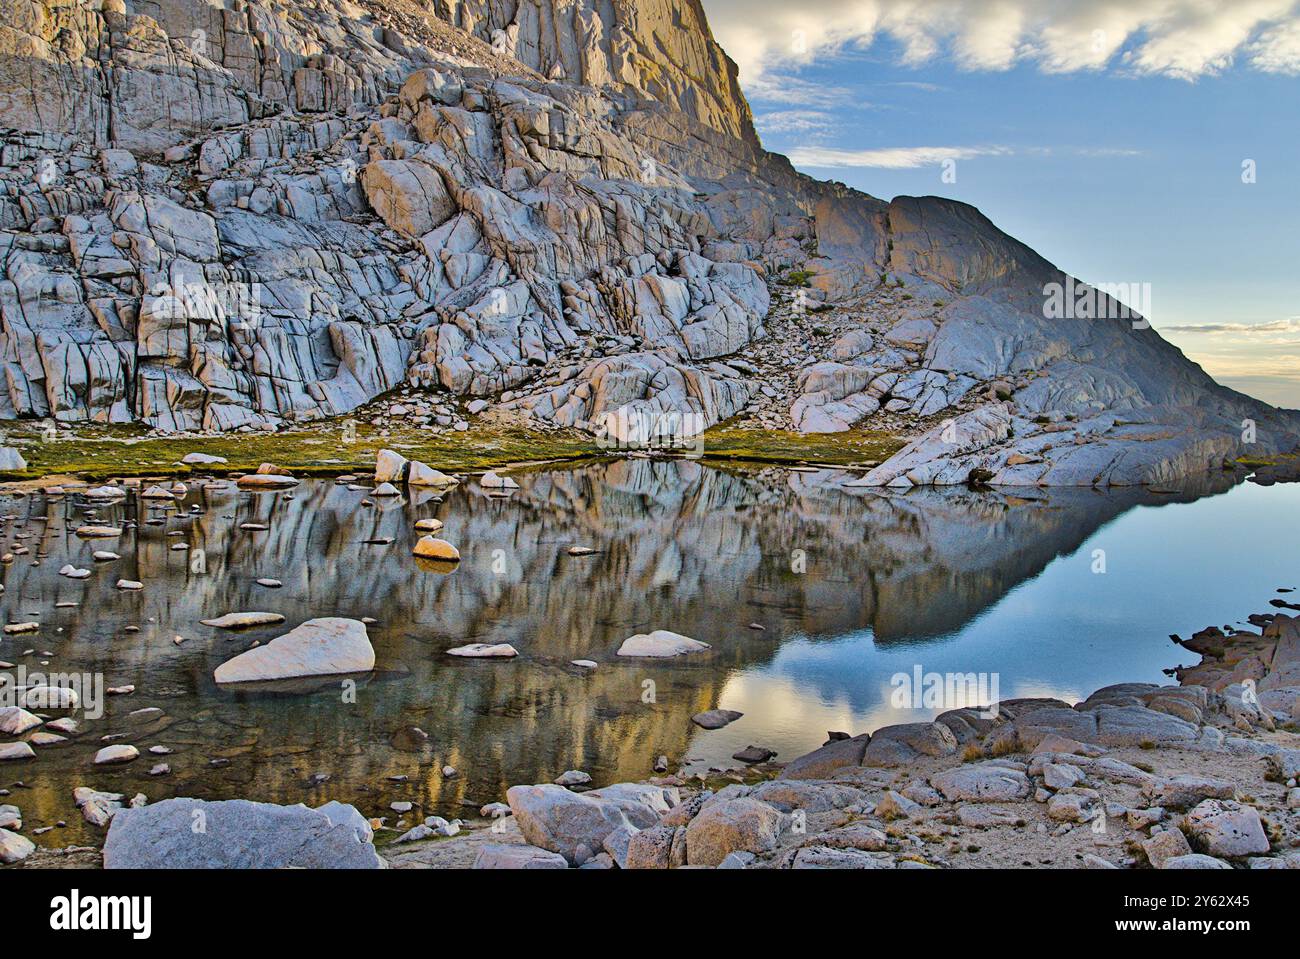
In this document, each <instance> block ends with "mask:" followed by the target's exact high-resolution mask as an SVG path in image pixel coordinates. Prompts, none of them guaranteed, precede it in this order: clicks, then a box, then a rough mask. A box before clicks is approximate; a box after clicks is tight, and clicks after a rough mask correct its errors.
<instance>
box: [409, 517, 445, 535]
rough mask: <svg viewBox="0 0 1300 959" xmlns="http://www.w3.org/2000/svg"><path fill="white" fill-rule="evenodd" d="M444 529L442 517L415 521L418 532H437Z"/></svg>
mask: <svg viewBox="0 0 1300 959" xmlns="http://www.w3.org/2000/svg"><path fill="white" fill-rule="evenodd" d="M441 529H442V520H440V519H422V520H417V521H416V523H415V531H416V532H417V533H437V532H439V531H440V530H441Z"/></svg>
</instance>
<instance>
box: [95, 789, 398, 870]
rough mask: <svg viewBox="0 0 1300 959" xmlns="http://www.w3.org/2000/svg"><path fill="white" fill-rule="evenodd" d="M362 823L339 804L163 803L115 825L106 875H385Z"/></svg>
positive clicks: (125, 813) (123, 814)
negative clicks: (122, 871) (184, 871)
mask: <svg viewBox="0 0 1300 959" xmlns="http://www.w3.org/2000/svg"><path fill="white" fill-rule="evenodd" d="M335 807H337V808H335ZM347 810H351V813H353V814H355V815H349V814H345V813H346V811H347ZM360 821H362V817H361V815H360V814H359V813H357V812H356V810H355V809H353V808H352V807H350V806H340V804H337V803H332V804H330V808H328V809H327V808H322V809H308V808H307V807H306V806H302V805H298V806H277V805H275V804H273V803H257V802H249V801H248V800H246V799H230V800H225V801H222V802H205V801H204V800H201V799H164V800H163V801H162V802H158V803H154V804H152V805H149V806H142V807H141V808H139V809H123V810H121V811H120V812H119V813H118V814H117V815H116V816H114V817H113V824H112V825H111V826H110V827H109V830H108V838H107V839H106V840H105V842H104V868H105V869H382V868H383V862H382V861H381V860H380V858H379V855H378V853H376V852H375V847H374V845H373V844H372V843H371V842H370V841H369V839H368V838H366V833H364V832H362V830H361V829H360V827H359V825H358V822H360Z"/></svg>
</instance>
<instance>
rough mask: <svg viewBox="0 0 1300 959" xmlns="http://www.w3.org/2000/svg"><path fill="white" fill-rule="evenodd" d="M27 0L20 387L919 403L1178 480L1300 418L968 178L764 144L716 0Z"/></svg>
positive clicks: (4, 32) (492, 407)
mask: <svg viewBox="0 0 1300 959" xmlns="http://www.w3.org/2000/svg"><path fill="white" fill-rule="evenodd" d="M4 8H5V11H6V14H7V16H6V17H5V18H3V25H0V90H3V91H4V94H3V96H0V136H2V140H0V365H2V366H3V381H2V386H3V388H2V389H0V417H2V418H8V419H12V418H18V417H34V418H52V419H54V420H57V421H60V422H63V423H68V424H75V423H83V422H94V423H129V422H139V423H143V424H145V425H147V426H149V427H152V428H153V429H155V430H158V431H165V432H177V431H199V430H205V431H227V430H253V429H264V430H274V429H276V428H278V427H280V426H281V425H282V424H286V423H311V422H315V421H319V420H323V419H326V418H331V417H339V416H345V415H348V414H351V413H352V412H353V411H355V410H357V409H359V408H360V407H362V406H364V405H366V404H368V403H370V402H371V401H373V400H375V399H376V398H377V397H381V396H383V395H385V394H389V393H392V392H394V391H405V393H404V395H405V394H406V393H409V394H410V395H412V396H416V397H421V396H423V398H422V399H416V400H414V401H413V405H415V406H417V407H419V408H421V409H423V410H428V411H432V412H430V413H429V414H428V416H427V419H426V421H425V425H427V428H428V429H430V430H445V429H462V430H463V429H466V428H469V427H472V425H473V423H472V420H473V418H474V417H476V416H479V415H487V414H506V415H509V416H511V417H519V418H521V419H523V420H525V421H532V422H534V423H536V424H538V425H541V426H562V427H573V428H577V429H581V430H586V431H590V432H592V433H595V434H597V435H600V436H607V437H610V438H613V439H614V440H616V441H618V442H620V443H627V444H638V443H644V442H646V441H648V440H651V439H653V438H655V437H656V436H662V435H663V434H671V435H679V434H687V435H690V434H694V433H698V432H700V431H702V430H704V429H706V428H707V427H709V426H711V425H714V424H716V423H719V422H723V421H734V422H735V423H736V424H737V425H740V426H749V427H756V428H766V429H788V430H796V431H802V432H809V433H833V432H840V431H844V430H847V429H851V428H871V429H879V430H886V431H890V432H893V433H897V434H901V435H905V436H908V437H914V438H915V439H914V442H912V443H911V444H910V445H909V446H908V447H907V448H906V449H904V450H903V451H902V452H900V453H899V454H898V455H897V456H895V457H893V458H892V459H890V460H889V461H888V462H886V463H884V464H882V465H881V466H880V467H879V468H878V469H877V470H876V471H874V472H873V473H872V474H870V475H869V476H868V477H867V478H866V480H865V481H866V482H867V483H870V484H872V485H890V486H912V485H930V484H956V483H964V482H968V481H970V480H972V479H976V480H980V481H983V482H990V483H998V484H1005V485H1120V484H1141V483H1145V484H1153V483H1163V482H1168V481H1170V480H1173V479H1177V478H1178V477H1181V476H1185V475H1188V474H1191V473H1196V472H1203V471H1204V470H1206V469H1207V468H1210V467H1215V466H1218V465H1220V464H1221V463H1222V462H1223V461H1224V460H1225V458H1226V459H1231V458H1235V457H1237V456H1241V455H1243V454H1246V453H1249V454H1251V455H1252V456H1255V457H1259V456H1263V455H1271V454H1275V453H1279V452H1289V451H1290V450H1292V449H1293V448H1294V447H1295V446H1296V443H1297V439H1298V435H1300V418H1298V417H1297V416H1296V414H1294V413H1289V412H1281V411H1276V410H1273V409H1271V408H1270V407H1268V406H1266V405H1265V404H1263V403H1260V402H1257V401H1254V400H1251V399H1249V398H1247V397H1245V396H1242V395H1240V394H1237V393H1234V392H1232V391H1230V390H1227V389H1224V388H1222V387H1220V386H1218V385H1216V384H1215V383H1214V382H1213V381H1212V380H1211V379H1210V378H1209V377H1208V376H1207V375H1206V374H1205V373H1204V372H1203V371H1201V370H1200V368H1199V367H1197V366H1195V365H1194V364H1192V363H1190V362H1189V361H1187V360H1186V359H1185V358H1184V357H1183V356H1182V354H1181V353H1180V352H1179V351H1178V350H1177V349H1175V348H1173V347H1172V346H1170V345H1169V344H1167V343H1165V342H1164V341H1163V340H1162V339H1161V338H1160V337H1159V335H1158V334H1156V333H1155V332H1154V331H1153V330H1151V329H1149V328H1147V327H1146V324H1145V323H1143V322H1140V318H1137V321H1135V320H1134V318H1132V317H1124V318H1113V319H1104V318H1103V319H1097V318H1093V317H1092V316H1091V315H1089V316H1086V317H1078V318H1059V317H1051V316H1049V315H1048V314H1049V312H1050V311H1048V310H1046V309H1045V308H1044V299H1045V293H1044V290H1045V287H1046V286H1047V284H1051V283H1064V282H1065V281H1066V278H1065V277H1064V276H1063V275H1062V274H1061V273H1060V272H1059V271H1057V270H1056V269H1055V268H1054V267H1052V266H1051V264H1049V263H1048V262H1047V261H1045V260H1044V259H1042V258H1041V257H1040V256H1038V254H1036V253H1035V252H1034V251H1032V250H1030V249H1029V248H1028V247H1026V246H1024V245H1023V244H1020V243H1018V242H1017V241H1015V240H1014V239H1012V238H1011V237H1008V236H1006V235H1005V234H1003V233H1001V232H1000V231H999V230H998V229H997V228H996V227H995V226H993V224H992V223H990V222H989V221H988V220H987V219H986V218H985V217H984V216H982V215H981V214H980V213H979V212H978V211H976V210H974V209H973V208H971V207H968V206H965V205H963V204H960V203H957V202H955V201H951V200H945V199H939V198H935V197H922V198H916V197H899V198H896V199H895V200H893V201H892V202H888V203H887V202H884V201H881V200H877V199H875V198H873V197H870V196H867V195H865V194H861V193H857V192H855V191H852V190H849V189H847V188H846V187H844V186H842V185H840V184H832V183H819V182H816V181H813V180H811V179H810V178H808V177H805V176H803V175H800V174H798V173H796V172H795V171H794V170H793V168H792V167H791V165H790V164H789V162H788V161H787V160H785V158H783V157H779V156H776V155H773V154H769V153H766V152H765V151H763V149H762V147H761V145H760V143H759V141H758V137H757V135H756V134H755V132H754V128H753V125H752V122H751V116H750V110H749V107H748V105H747V103H746V102H745V99H744V97H743V95H742V94H741V92H740V89H739V86H738V84H737V80H736V68H735V65H734V64H733V63H732V62H731V61H730V60H729V59H728V58H727V57H726V55H725V53H724V52H723V51H722V50H721V48H720V47H719V46H718V45H717V44H716V43H715V42H714V41H713V39H712V36H711V34H710V32H709V29H708V26H707V23H706V22H705V20H704V16H703V13H702V10H701V8H700V6H699V4H698V2H695V0H651V2H640V3H635V4H633V3H630V2H625V0H603V2H597V0H575V2H564V3H561V2H557V0H531V2H513V0H466V2H461V3H456V4H449V3H444V2H442V0H433V2H431V3H427V4H416V3H414V2H410V0H382V2H381V0H361V2H358V3H350V4H346V5H341V6H336V5H320V6H317V5H314V4H311V3H307V2H299V0H290V2H277V3H273V2H270V0H222V2H221V3H207V2H200V0H156V2H146V0H97V2H93V3H88V4H84V5H81V4H78V5H65V4H62V3H58V2H55V0H5V3H4ZM1101 303H1102V306H1103V307H1105V306H1107V305H1109V306H1114V305H1115V304H1114V303H1113V302H1112V301H1109V300H1107V299H1106V298H1104V297H1102V298H1101ZM425 394H427V395H425ZM405 402H406V401H405V399H404V400H403V404H405ZM1247 424H1249V428H1248V427H1247ZM1247 439H1249V441H1247ZM9 452H12V451H9ZM3 462H5V463H6V464H7V465H10V466H13V467H14V468H22V467H21V465H18V464H17V463H11V462H10V460H4V461H3Z"/></svg>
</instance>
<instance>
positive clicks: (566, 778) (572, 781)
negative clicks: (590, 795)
mask: <svg viewBox="0 0 1300 959" xmlns="http://www.w3.org/2000/svg"><path fill="white" fill-rule="evenodd" d="M554 782H555V785H557V786H585V785H587V783H589V782H591V777H590V776H588V775H587V774H586V773H584V772H583V771H582V770H580V769H570V770H569V771H568V772H565V773H561V774H560V775H559V776H557V777H556V778H555V780H554Z"/></svg>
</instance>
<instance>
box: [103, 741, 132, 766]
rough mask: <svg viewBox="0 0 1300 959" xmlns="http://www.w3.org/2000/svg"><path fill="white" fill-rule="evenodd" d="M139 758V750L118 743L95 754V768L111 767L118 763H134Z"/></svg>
mask: <svg viewBox="0 0 1300 959" xmlns="http://www.w3.org/2000/svg"><path fill="white" fill-rule="evenodd" d="M139 757H140V750H138V749H136V748H135V747H134V746H129V745H126V744H125V743H118V744H117V745H114V746H105V747H104V748H103V749H101V750H100V751H99V752H97V753H95V765H96V766H111V765H117V764H120V763H129V762H134V761H135V760H136V759H138V758H139Z"/></svg>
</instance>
